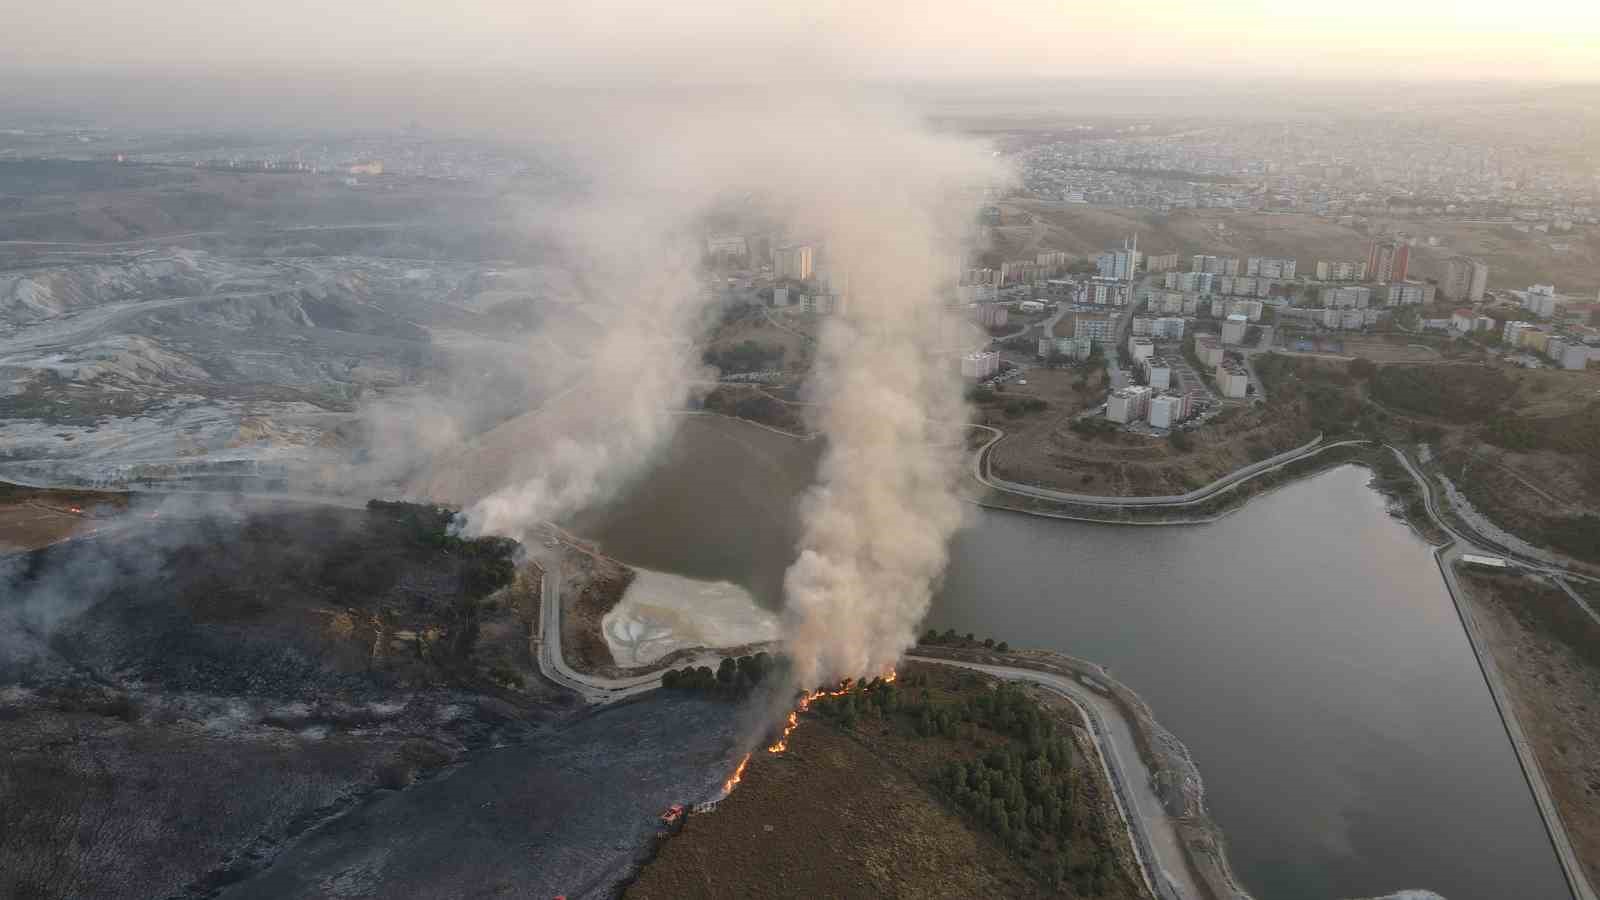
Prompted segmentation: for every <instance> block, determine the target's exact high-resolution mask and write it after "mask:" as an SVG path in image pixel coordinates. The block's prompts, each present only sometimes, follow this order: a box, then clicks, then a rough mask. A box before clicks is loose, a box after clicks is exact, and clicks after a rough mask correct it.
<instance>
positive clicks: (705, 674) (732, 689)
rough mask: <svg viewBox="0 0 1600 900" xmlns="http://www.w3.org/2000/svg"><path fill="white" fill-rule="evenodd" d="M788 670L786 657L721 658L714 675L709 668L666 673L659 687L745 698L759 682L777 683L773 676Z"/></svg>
mask: <svg viewBox="0 0 1600 900" xmlns="http://www.w3.org/2000/svg"><path fill="white" fill-rule="evenodd" d="M787 666H788V658H787V657H783V656H773V655H771V654H769V653H767V652H765V651H763V652H761V653H757V654H754V655H752V656H740V657H732V656H728V657H723V660H722V662H721V664H719V665H718V666H717V669H716V671H715V672H713V671H712V670H711V667H710V666H684V667H683V668H681V669H668V670H667V671H666V672H663V673H662V675H661V686H662V687H664V688H666V689H667V690H674V691H689V692H692V693H702V694H713V695H716V696H721V697H729V698H737V697H744V696H746V695H748V694H749V693H750V691H752V690H753V689H755V688H756V686H758V685H760V684H761V683H762V682H765V681H775V680H777V678H776V677H775V676H777V675H778V674H779V673H780V670H782V669H785V668H786V667H787Z"/></svg>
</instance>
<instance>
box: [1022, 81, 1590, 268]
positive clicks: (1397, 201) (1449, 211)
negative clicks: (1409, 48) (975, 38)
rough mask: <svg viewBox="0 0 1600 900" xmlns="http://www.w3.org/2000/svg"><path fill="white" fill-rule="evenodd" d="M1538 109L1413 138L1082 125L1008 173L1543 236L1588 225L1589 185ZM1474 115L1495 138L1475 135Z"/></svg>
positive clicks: (1580, 129) (1126, 196) (1385, 118)
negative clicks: (1508, 228) (1504, 224)
mask: <svg viewBox="0 0 1600 900" xmlns="http://www.w3.org/2000/svg"><path fill="white" fill-rule="evenodd" d="M1538 106H1539V105H1538V104H1534V105H1533V107H1534V108H1532V109H1521V108H1518V107H1515V106H1511V105H1496V106H1495V107H1494V108H1493V109H1492V110H1486V108H1485V107H1484V106H1483V105H1482V104H1474V103H1471V102H1463V103H1459V104H1451V103H1438V104H1431V105H1430V112H1429V115H1428V120H1429V121H1428V124H1427V126H1426V127H1419V123H1418V121H1417V120H1416V118H1415V117H1414V116H1409V115H1401V114H1396V115H1374V114H1373V111H1372V110H1364V111H1361V112H1359V113H1353V114H1351V115H1349V116H1345V115H1341V114H1338V113H1332V112H1330V113H1329V114H1326V115H1322V116H1319V117H1316V118H1296V119H1294V120H1293V121H1292V122H1290V121H1287V120H1284V121H1273V120H1272V119H1270V118H1262V119H1260V120H1257V121H1253V122H1228V123H1226V124H1223V123H1218V124H1217V125H1215V126H1214V127H1209V128H1184V129H1181V130H1174V131H1173V132H1171V133H1168V134H1152V133H1150V132H1149V130H1148V129H1147V128H1143V129H1142V128H1141V125H1140V124H1139V123H1131V124H1123V125H1118V126H1115V127H1112V126H1098V125H1091V124H1084V125H1080V126H1078V130H1080V131H1081V132H1082V134H1080V135H1075V136H1074V137H1073V138H1072V139H1066V140H1062V141H1059V142H1052V143H1047V144H1039V145H1033V146H1030V147H1028V148H1027V149H1026V150H1024V151H1022V152H1021V153H1019V154H1018V160H1017V161H1018V163H1019V164H1020V168H1021V170H1022V173H1023V185H1024V188H1025V190H1026V191H1027V192H1028V193H1030V194H1031V195H1033V196H1035V197H1039V198H1042V199H1050V200H1057V201H1065V202H1068V203H1089V204H1102V205H1108V206H1132V207H1146V208H1151V209H1158V210H1163V211H1169V210H1173V209H1185V208H1227V209H1252V210H1271V211H1280V210H1282V211H1293V212H1300V213H1309V214H1316V215H1323V216H1339V217H1344V216H1349V217H1352V218H1355V217H1372V218H1380V217H1389V216H1392V215H1396V214H1399V215H1406V214H1408V213H1409V214H1422V215H1435V216H1450V217H1456V218H1461V219H1480V220H1481V219H1486V218H1490V219H1499V218H1503V219H1505V220H1507V221H1517V222H1527V223H1529V224H1530V225H1547V226H1549V227H1550V228H1551V229H1552V230H1555V229H1558V228H1561V227H1563V225H1564V226H1565V227H1571V225H1572V223H1590V224H1597V223H1600V184H1596V183H1595V182H1594V180H1593V178H1592V175H1593V173H1592V167H1588V168H1586V167H1585V166H1583V165H1582V164H1581V163H1575V162H1574V160H1575V159H1578V158H1580V156H1579V153H1584V152H1587V151H1586V148H1587V147H1588V146H1590V142H1592V138H1593V136H1592V134H1590V133H1589V132H1587V131H1585V130H1584V123H1583V122H1582V121H1581V117H1568V116H1550V115H1541V113H1542V112H1543V110H1542V109H1538V108H1537V107H1538ZM1486 116H1487V117H1488V118H1489V119H1491V120H1495V122H1496V126H1497V127H1493V128H1485V127H1484V123H1485V117H1486ZM1083 138H1092V139H1090V140H1084V139H1083ZM1575 151H1577V152H1575ZM1193 176H1224V178H1223V179H1216V178H1204V177H1202V178H1195V177H1193ZM1320 280H1328V279H1320ZM1347 280H1360V277H1357V278H1351V279H1347Z"/></svg>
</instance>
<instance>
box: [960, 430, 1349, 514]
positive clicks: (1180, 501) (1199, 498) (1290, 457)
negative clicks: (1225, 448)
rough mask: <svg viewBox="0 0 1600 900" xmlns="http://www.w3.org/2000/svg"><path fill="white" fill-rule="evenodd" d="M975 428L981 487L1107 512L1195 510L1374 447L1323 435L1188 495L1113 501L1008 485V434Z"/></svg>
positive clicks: (974, 472)
mask: <svg viewBox="0 0 1600 900" xmlns="http://www.w3.org/2000/svg"><path fill="white" fill-rule="evenodd" d="M972 427H973V428H981V429H983V430H984V431H987V432H989V433H990V434H991V435H992V437H991V438H990V439H989V441H988V442H987V443H985V444H984V445H983V446H982V447H980V448H978V452H977V453H976V454H974V456H973V459H972V477H973V478H975V479H977V481H978V482H979V483H980V484H982V485H984V486H985V487H988V488H991V489H993V490H996V491H1000V492H1002V493H1006V494H1018V495H1021V496H1024V497H1032V498H1036V499H1040V500H1052V501H1055V502H1057V503H1073V504H1077V505H1080V506H1098V507H1104V508H1107V509H1125V508H1128V507H1151V508H1162V507H1174V506H1192V505H1194V504H1196V503H1202V502H1204V501H1206V500H1210V499H1211V498H1212V497H1215V496H1216V495H1218V494H1221V493H1224V492H1226V491H1228V490H1231V489H1233V488H1235V487H1237V486H1239V485H1240V484H1243V483H1244V482H1246V481H1249V480H1250V479H1252V478H1255V477H1256V476H1258V475H1264V474H1266V473H1268V472H1271V471H1273V470H1275V469H1280V468H1282V467H1284V466H1286V465H1288V464H1290V463H1292V462H1296V461H1298V460H1300V459H1304V458H1305V457H1307V456H1312V455H1314V454H1317V453H1321V452H1322V451H1324V450H1331V449H1333V448H1334V447H1344V446H1350V445H1354V444H1369V443H1371V441H1368V440H1345V441H1335V442H1334V443H1331V444H1324V443H1323V442H1322V435H1320V434H1319V435H1317V436H1316V437H1315V438H1313V439H1312V440H1310V441H1308V442H1307V443H1305V444H1302V445H1300V446H1299V447H1295V448H1294V449H1292V450H1286V451H1284V452H1283V453H1279V454H1278V455H1277V456H1273V457H1270V458H1268V459H1264V460H1262V461H1260V462H1257V463H1251V464H1250V465H1248V466H1245V467H1244V468H1241V469H1235V470H1234V471H1232V472H1229V473H1228V474H1226V475H1224V476H1222V477H1221V478H1218V479H1217V480H1216V481H1213V482H1211V483H1210V484H1207V485H1204V486H1202V487H1198V488H1195V489H1194V490H1192V491H1190V492H1188V493H1187V494H1173V495H1169V496H1160V497H1111V496H1104V495H1096V494H1073V493H1068V492H1066V491H1057V490H1052V489H1050V488H1042V487H1036V486H1034V485H1031V484H1022V483H1020V482H1015V481H1007V480H1005V479H1003V478H996V477H994V476H993V475H991V474H990V472H989V453H990V451H991V450H992V449H993V448H994V445H995V444H997V443H999V441H1000V439H1001V438H1003V437H1005V432H1004V431H1001V430H1000V429H998V428H995V427H993V426H990V425H973V426H972Z"/></svg>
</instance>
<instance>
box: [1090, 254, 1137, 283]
mask: <svg viewBox="0 0 1600 900" xmlns="http://www.w3.org/2000/svg"><path fill="white" fill-rule="evenodd" d="M1139 256H1140V254H1139V251H1137V250H1131V249H1123V250H1107V251H1106V252H1104V253H1102V254H1100V256H1099V257H1098V258H1097V259H1096V260H1095V268H1096V269H1098V270H1099V273H1100V277H1102V278H1115V279H1117V280H1118V281H1127V280H1128V279H1129V278H1132V277H1133V275H1134V273H1136V272H1138V271H1139Z"/></svg>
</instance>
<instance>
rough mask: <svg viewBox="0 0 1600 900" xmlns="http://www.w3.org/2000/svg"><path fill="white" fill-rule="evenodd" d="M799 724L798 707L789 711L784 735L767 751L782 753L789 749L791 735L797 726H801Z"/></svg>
mask: <svg viewBox="0 0 1600 900" xmlns="http://www.w3.org/2000/svg"><path fill="white" fill-rule="evenodd" d="M803 708H804V707H802V709H803ZM799 724H800V710H798V709H797V710H795V711H793V712H791V713H789V722H788V724H786V725H784V726H783V737H781V738H778V740H777V742H776V743H774V744H773V745H772V746H771V747H768V748H767V752H768V753H782V752H783V751H785V750H787V749H789V735H790V734H793V733H794V730H795V728H796V727H797V726H799Z"/></svg>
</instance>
